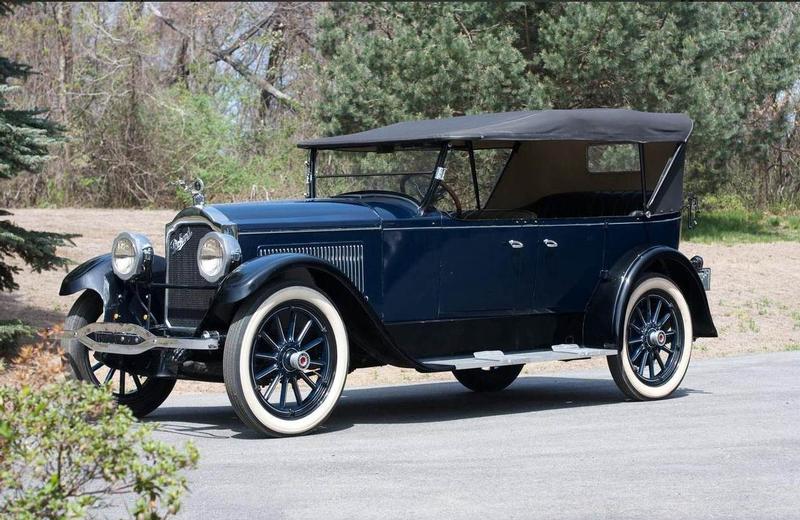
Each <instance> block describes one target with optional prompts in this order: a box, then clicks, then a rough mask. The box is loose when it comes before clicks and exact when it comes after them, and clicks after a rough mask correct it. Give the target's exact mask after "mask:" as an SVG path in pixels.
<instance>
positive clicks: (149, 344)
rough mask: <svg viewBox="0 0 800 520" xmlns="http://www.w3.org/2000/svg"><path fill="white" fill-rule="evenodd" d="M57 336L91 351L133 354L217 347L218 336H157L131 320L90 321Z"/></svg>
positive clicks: (212, 348)
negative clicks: (116, 321)
mask: <svg viewBox="0 0 800 520" xmlns="http://www.w3.org/2000/svg"><path fill="white" fill-rule="evenodd" d="M59 337H60V338H61V339H65V340H72V339H76V340H78V341H80V342H81V343H83V344H84V345H86V347H88V348H90V349H92V350H94V351H95V352H105V353H108V354H123V355H129V356H135V355H137V354H141V353H142V352H147V351H148V350H151V349H154V348H167V349H176V350H177V349H182V350H217V349H219V343H220V339H219V336H218V335H215V334H210V333H204V335H203V337H200V338H195V337H170V336H157V335H155V334H153V333H152V332H150V331H149V330H147V329H145V328H144V327H140V326H139V325H135V324H133V323H90V324H89V325H86V326H85V327H81V328H80V329H78V330H65V331H64V332H63V333H61V334H60V335H59Z"/></svg>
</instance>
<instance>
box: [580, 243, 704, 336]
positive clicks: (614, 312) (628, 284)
mask: <svg viewBox="0 0 800 520" xmlns="http://www.w3.org/2000/svg"><path fill="white" fill-rule="evenodd" d="M648 272H653V273H658V274H662V275H664V276H666V277H668V278H670V279H671V280H672V281H673V282H675V284H676V285H677V286H678V287H679V288H680V289H681V292H682V293H683V295H684V297H685V298H686V301H687V303H688V304H689V310H690V312H691V315H692V327H693V330H694V336H695V337H714V338H715V337H717V329H716V327H715V326H714V321H713V319H712V317H711V311H710V309H709V307H708V298H707V297H706V293H705V290H704V289H703V283H702V282H701V281H700V277H699V276H698V274H697V271H696V270H695V269H694V267H693V266H692V264H691V262H689V259H687V258H686V257H685V256H684V255H683V254H682V253H681V252H680V251H678V250H677V249H673V248H671V247H667V246H656V247H651V248H648V249H644V250H639V251H632V252H631V253H629V254H628V255H626V256H623V257H622V258H621V259H620V260H619V261H617V263H616V264H615V265H614V266H613V267H612V268H611V269H610V270H609V276H608V277H607V279H606V280H604V281H603V282H601V283H600V284H598V286H597V289H596V290H595V293H594V295H593V296H592V299H591V301H590V302H589V305H588V306H587V308H586V318H585V320H584V343H585V344H587V345H594V346H599V347H608V346H615V347H617V348H619V347H620V345H621V343H622V327H623V322H624V320H625V309H626V308H627V304H628V298H629V297H630V294H631V293H632V292H633V289H634V287H635V285H636V281H637V280H638V279H639V278H640V277H641V276H642V275H643V274H645V273H648Z"/></svg>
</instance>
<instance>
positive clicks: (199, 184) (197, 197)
mask: <svg viewBox="0 0 800 520" xmlns="http://www.w3.org/2000/svg"><path fill="white" fill-rule="evenodd" d="M175 184H177V185H178V186H180V187H181V188H182V189H183V191H185V192H187V193H189V194H191V195H192V203H193V204H194V205H195V206H200V207H202V206H204V205H205V203H206V196H205V195H204V194H203V190H204V189H205V187H206V185H205V184H204V183H203V179H201V178H200V177H198V178H196V179H195V180H194V181H192V182H186V181H185V180H183V179H178V180H177V181H175Z"/></svg>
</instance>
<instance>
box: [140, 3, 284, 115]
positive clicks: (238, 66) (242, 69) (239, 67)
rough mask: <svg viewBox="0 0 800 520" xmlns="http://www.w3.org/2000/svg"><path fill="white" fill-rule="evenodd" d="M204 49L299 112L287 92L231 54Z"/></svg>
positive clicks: (154, 10) (171, 24) (172, 25)
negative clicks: (255, 72)
mask: <svg viewBox="0 0 800 520" xmlns="http://www.w3.org/2000/svg"><path fill="white" fill-rule="evenodd" d="M147 7H148V8H149V9H150V11H151V12H152V13H153V14H154V15H155V17H156V18H158V19H159V20H161V21H162V22H163V23H164V25H166V26H167V27H169V28H170V29H172V30H173V31H175V32H177V33H178V34H180V35H182V36H184V37H186V38H189V34H187V33H186V31H184V30H182V29H181V28H179V27H178V26H177V25H176V24H175V22H174V21H173V20H172V19H170V18H167V17H166V16H164V15H163V14H162V13H161V11H159V10H158V8H156V7H155V6H153V5H152V4H149V3H148V4H147ZM247 32H250V31H247ZM255 32H257V29H256V30H255V31H254V32H253V34H255ZM240 40H241V37H240ZM203 49H204V50H205V51H206V52H208V53H209V54H211V55H212V56H214V58H216V59H217V60H220V61H224V62H225V63H227V64H228V65H229V66H230V67H231V68H232V69H233V70H235V71H236V72H238V73H239V74H240V75H241V76H242V77H243V78H245V79H246V80H248V81H249V82H250V83H252V84H254V85H255V86H257V87H258V88H260V89H261V90H265V91H267V92H269V94H270V95H272V96H273V97H274V98H275V99H277V100H278V101H279V102H280V103H282V104H284V105H285V106H287V107H288V108H290V109H292V110H297V108H298V104H297V101H295V100H294V99H293V98H292V97H291V96H290V95H288V94H286V93H285V92H283V91H281V90H279V89H278V88H276V87H275V85H273V84H272V83H270V82H269V81H267V80H266V79H264V78H262V77H260V76H258V75H256V74H254V73H253V72H252V71H251V70H250V69H248V68H247V67H246V66H245V65H244V64H243V63H242V62H240V61H239V60H237V59H235V58H233V56H231V55H230V54H226V53H225V51H224V50H220V49H215V48H213V47H210V46H208V45H203ZM234 50H235V49H234ZM231 52H233V51H231Z"/></svg>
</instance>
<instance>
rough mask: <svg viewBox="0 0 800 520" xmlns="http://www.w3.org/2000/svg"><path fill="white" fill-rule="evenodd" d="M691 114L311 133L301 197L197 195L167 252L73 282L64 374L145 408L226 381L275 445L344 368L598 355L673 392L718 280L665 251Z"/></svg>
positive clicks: (586, 115)
mask: <svg viewBox="0 0 800 520" xmlns="http://www.w3.org/2000/svg"><path fill="white" fill-rule="evenodd" d="M691 131H692V121H691V120H690V119H689V118H687V117H686V116H684V115H682V114H660V113H644V112H635V111H630V110H621V109H586V110H545V111H529V112H511V113H497V114H482V115H472V116H462V117H454V118H450V119H438V120H428V121H412V122H403V123H398V124H394V125H390V126H387V127H383V128H378V129H374V130H369V131H365V132H360V133H356V134H351V135H342V136H337V137H331V138H323V139H317V140H311V141H306V142H302V143H300V144H299V146H300V147H301V148H304V149H307V150H308V154H309V155H308V163H307V172H306V183H307V190H308V193H307V199H306V200H299V201H281V202H258V203H254V202H248V203H241V204H219V205H216V204H215V205H205V204H203V201H202V197H201V196H198V199H197V200H196V204H195V205H194V206H192V207H189V208H186V209H184V210H183V211H181V212H179V213H178V215H177V216H176V217H175V219H174V220H173V221H172V222H170V223H169V224H167V226H166V236H165V246H166V249H165V257H161V256H158V255H156V254H155V253H154V249H153V246H152V243H151V242H150V240H149V239H148V238H146V237H144V236H142V235H140V234H137V233H133V232H124V233H122V234H120V235H119V236H118V237H117V238H116V239H115V240H114V242H113V244H112V247H111V253H109V254H106V255H103V256H100V257H97V258H94V259H92V260H90V261H88V262H86V263H85V264H83V265H81V266H79V267H77V268H76V269H75V270H74V271H72V272H71V273H70V274H69V275H68V276H67V277H66V278H65V279H64V282H63V285H62V287H61V294H62V295H69V294H75V293H78V292H82V294H81V295H80V297H79V298H78V299H77V301H76V303H75V304H74V306H73V307H72V310H71V311H70V313H69V317H68V318H67V321H66V325H65V332H64V339H63V342H64V346H65V349H66V351H67V353H68V356H69V360H70V363H71V368H72V371H73V373H74V375H75V376H76V377H77V378H79V379H81V380H85V381H91V382H93V383H94V384H98V385H99V384H108V385H110V387H111V389H112V391H113V392H114V393H115V395H116V397H117V399H118V400H119V402H120V403H123V404H125V405H127V406H129V407H130V408H131V409H133V411H134V412H135V413H136V414H137V415H139V416H142V415H146V414H147V413H149V412H151V411H153V410H154V409H155V408H157V407H158V406H159V405H160V404H161V403H162V402H163V401H164V399H166V397H167V396H168V394H169V393H170V391H171V390H172V388H173V386H174V385H175V381H176V379H195V380H205V381H217V382H224V384H225V387H226V389H227V392H228V395H229V397H230V400H231V403H232V405H233V408H234V410H235V411H236V413H237V414H238V415H239V417H240V418H241V419H242V421H244V423H246V424H247V425H249V426H250V427H252V428H254V429H256V430H258V431H260V432H262V433H264V434H268V435H275V436H280V435H293V434H302V433H305V432H308V431H310V430H312V429H313V428H315V427H316V426H318V425H320V424H321V423H322V422H323V421H324V420H325V419H326V418H327V417H328V416H329V414H330V413H331V411H332V410H333V408H334V406H335V405H336V402H337V400H338V399H339V397H340V395H341V393H342V389H343V387H344V384H345V379H346V376H347V374H348V373H349V372H350V371H352V370H355V369H358V368H362V367H371V366H377V365H384V364H391V365H395V366H398V367H409V368H414V369H417V370H419V371H420V372H436V371H452V372H453V373H454V375H455V377H456V379H458V381H460V382H461V383H462V384H463V385H464V386H466V387H467V388H469V389H472V390H475V391H497V390H501V389H503V388H505V387H506V386H508V385H509V384H511V383H512V382H513V381H514V379H515V378H516V377H517V376H518V374H519V373H520V370H521V368H522V366H523V365H524V364H525V363H531V362H537V361H549V360H571V359H580V358H587V357H593V356H605V357H606V358H607V360H608V366H609V368H610V370H611V373H612V374H613V377H614V381H615V382H616V384H617V385H618V386H619V388H620V389H621V390H622V392H623V393H624V394H625V395H626V396H628V397H629V398H632V399H640V400H646V399H658V398H663V397H666V396H668V395H670V394H671V393H672V392H673V391H674V390H675V389H676V388H677V386H678V385H679V384H680V382H681V380H682V379H683V377H684V375H685V374H686V370H687V367H688V364H689V359H690V356H691V350H692V341H693V340H694V338H697V337H714V336H716V334H717V332H716V329H715V327H714V323H713V321H712V318H711V315H710V313H709V307H708V301H707V298H706V294H705V290H707V289H708V284H709V279H710V271H709V270H708V269H707V268H704V267H703V260H702V258H700V257H694V258H692V259H691V260H689V259H687V258H686V257H685V256H684V255H683V254H681V253H680V252H679V251H678V243H679V240H680V232H681V218H682V208H683V205H684V203H683V172H684V157H685V154H686V146H687V139H688V138H689V135H690V134H691Z"/></svg>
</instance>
